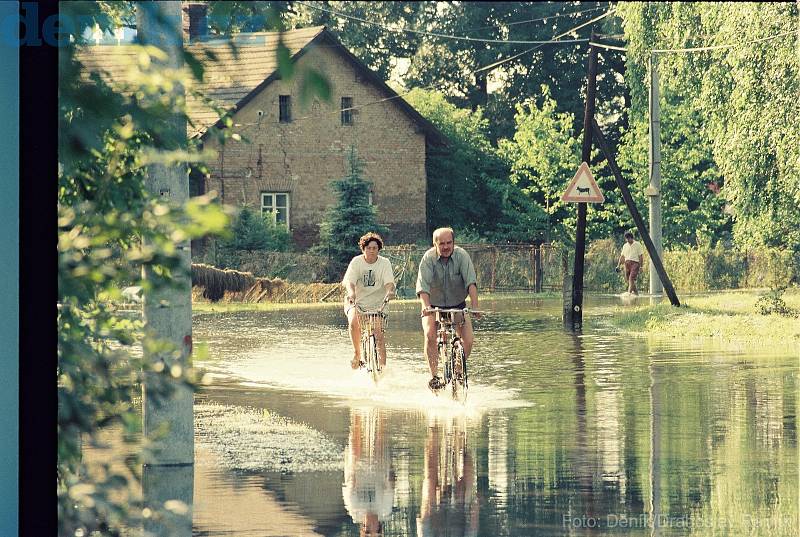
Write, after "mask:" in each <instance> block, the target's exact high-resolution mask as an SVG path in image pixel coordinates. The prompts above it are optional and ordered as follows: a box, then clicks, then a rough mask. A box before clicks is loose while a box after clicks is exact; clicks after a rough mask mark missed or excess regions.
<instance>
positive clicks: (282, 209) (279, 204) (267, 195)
mask: <svg viewBox="0 0 800 537" xmlns="http://www.w3.org/2000/svg"><path fill="white" fill-rule="evenodd" d="M266 214H271V215H272V217H273V218H274V219H275V222H278V223H280V224H286V227H289V194H287V193H286V192H262V193H261V215H262V216H264V215H266Z"/></svg>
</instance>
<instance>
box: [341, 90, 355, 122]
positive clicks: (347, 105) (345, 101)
mask: <svg viewBox="0 0 800 537" xmlns="http://www.w3.org/2000/svg"><path fill="white" fill-rule="evenodd" d="M352 108H353V98H352V97H342V125H352V124H353V110H352Z"/></svg>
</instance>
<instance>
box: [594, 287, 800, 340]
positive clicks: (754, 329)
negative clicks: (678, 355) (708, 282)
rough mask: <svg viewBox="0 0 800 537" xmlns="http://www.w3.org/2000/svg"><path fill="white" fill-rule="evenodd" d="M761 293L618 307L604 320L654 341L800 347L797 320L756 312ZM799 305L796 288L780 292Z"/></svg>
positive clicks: (798, 323)
mask: <svg viewBox="0 0 800 537" xmlns="http://www.w3.org/2000/svg"><path fill="white" fill-rule="evenodd" d="M762 294H764V292H757V291H730V292H723V293H717V294H714V295H707V296H689V297H684V299H683V304H682V306H681V307H680V308H675V307H672V306H671V305H669V304H668V303H665V304H658V305H652V306H651V305H645V306H634V307H624V306H618V307H616V308H614V310H612V311H611V315H610V316H609V317H607V321H608V322H609V323H610V324H611V325H612V326H614V327H616V328H619V329H621V330H625V331H626V332H630V333H632V334H639V335H643V336H647V337H648V338H652V339H656V340H672V339H677V338H681V339H695V340H700V341H707V342H715V343H720V344H723V345H725V344H728V345H733V346H745V347H750V346H757V347H759V348H764V349H775V350H778V349H793V348H794V349H798V350H800V318H797V317H785V316H781V315H776V314H771V315H761V314H759V313H757V312H756V308H755V304H756V301H757V300H758V298H759V296H761V295H762ZM783 299H784V300H785V302H786V304H787V305H788V306H790V307H792V308H795V309H800V289H790V290H788V291H786V293H785V294H784V296H783Z"/></svg>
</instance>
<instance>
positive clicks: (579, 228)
mask: <svg viewBox="0 0 800 537" xmlns="http://www.w3.org/2000/svg"><path fill="white" fill-rule="evenodd" d="M592 39H594V32H592ZM590 42H591V39H590ZM587 78H588V80H587V84H586V108H585V109H584V114H583V146H582V147H581V162H583V163H587V162H589V160H590V158H591V156H592V120H593V119H594V101H595V93H596V89H597V47H594V46H590V47H589V73H588V77H587ZM586 168H587V169H588V166H587V167H586ZM577 175H581V176H585V173H583V174H582V173H581V170H580V168H579V169H578V174H576V177H577ZM589 175H590V176H591V173H589ZM573 181H575V179H573ZM579 181H580V180H579ZM579 181H578V182H579ZM576 185H577V182H576ZM595 186H596V185H595ZM581 188H586V187H581ZM598 192H599V189H598ZM601 195H602V194H601ZM585 253H586V202H584V201H579V202H578V223H577V225H576V226H575V264H574V265H573V272H572V303H571V304H570V309H569V315H568V316H567V315H566V311H565V315H564V324H565V325H567V326H569V327H570V328H571V329H572V330H580V329H581V327H582V326H583V258H584V255H585Z"/></svg>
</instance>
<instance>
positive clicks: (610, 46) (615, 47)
mask: <svg viewBox="0 0 800 537" xmlns="http://www.w3.org/2000/svg"><path fill="white" fill-rule="evenodd" d="M589 44H590V45H592V46H593V47H599V48H607V49H609V50H621V51H622V52H626V51H627V50H628V49H626V48H625V47H617V46H614V45H606V44H604V43H595V42H594V41H589Z"/></svg>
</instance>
